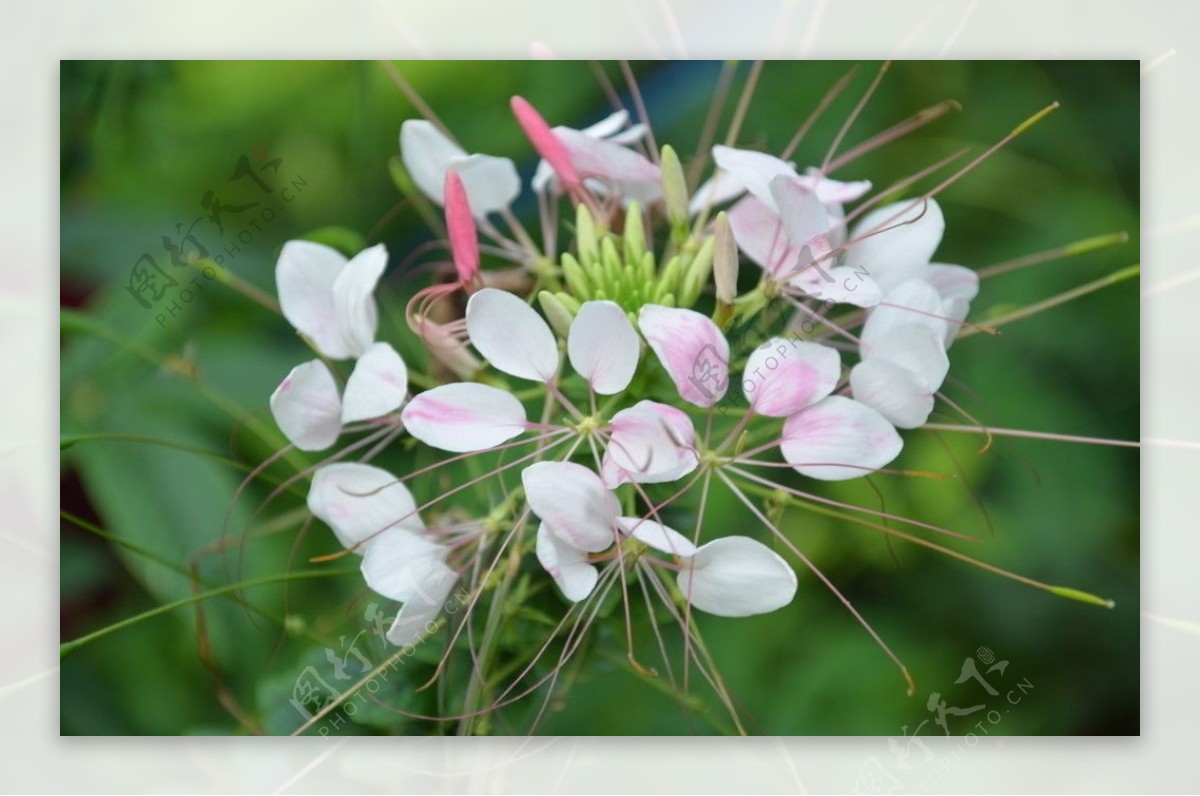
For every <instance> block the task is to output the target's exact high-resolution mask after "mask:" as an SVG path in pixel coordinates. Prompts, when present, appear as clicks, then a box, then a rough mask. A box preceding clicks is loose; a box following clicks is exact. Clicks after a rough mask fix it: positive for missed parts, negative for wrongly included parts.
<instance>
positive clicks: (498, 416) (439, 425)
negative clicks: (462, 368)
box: [400, 382, 528, 453]
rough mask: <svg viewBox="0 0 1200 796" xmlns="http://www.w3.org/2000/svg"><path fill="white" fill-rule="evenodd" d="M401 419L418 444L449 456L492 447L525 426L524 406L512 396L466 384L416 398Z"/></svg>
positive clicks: (446, 385)
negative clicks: (448, 453) (449, 454)
mask: <svg viewBox="0 0 1200 796" xmlns="http://www.w3.org/2000/svg"><path fill="white" fill-rule="evenodd" d="M400 420H401V422H403V423H404V427H405V428H406V429H407V430H408V433H409V434H411V435H413V436H414V437H416V438H417V439H419V440H421V442H424V443H425V444H426V445H431V446H433V447H435V448H438V449H439V450H444V451H450V452H452V453H466V452H468V451H481V450H487V449H488V448H494V447H495V446H497V445H499V444H500V443H502V442H507V441H508V440H510V439H512V438H513V437H515V436H517V435H518V434H520V433H522V432H523V431H525V429H526V428H527V426H528V424H527V423H526V420H525V407H524V406H522V405H521V402H520V401H518V400H517V399H516V398H515V397H514V396H513V395H512V394H511V393H508V392H505V391H504V390H501V389H498V388H496V387H489V386H487V385H486V384H472V383H469V382H459V383H456V384H444V385H442V386H440V387H434V388H433V389H432V390H426V391H425V392H423V393H421V394H420V395H417V396H415V397H414V398H413V399H412V400H411V401H409V402H408V405H407V406H405V407H404V411H402V412H401V413H400Z"/></svg>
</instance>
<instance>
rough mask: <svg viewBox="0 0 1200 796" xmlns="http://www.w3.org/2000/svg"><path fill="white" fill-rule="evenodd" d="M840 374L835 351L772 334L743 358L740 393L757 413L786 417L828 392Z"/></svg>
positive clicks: (840, 365) (837, 356) (818, 399)
mask: <svg viewBox="0 0 1200 796" xmlns="http://www.w3.org/2000/svg"><path fill="white" fill-rule="evenodd" d="M841 375H842V358H841V356H840V355H839V354H838V352H837V351H836V350H834V349H832V348H829V347H828V346H823V345H820V344H818V343H807V342H801V341H797V340H789V339H785V338H782V337H773V338H771V339H770V340H768V341H766V342H765V343H763V344H762V345H761V346H759V347H758V348H756V349H754V351H753V352H752V353H751V354H750V358H749V359H748V360H747V361H746V369H745V370H744V371H742V392H743V394H744V395H745V396H746V400H747V401H748V402H749V404H750V406H751V407H753V408H754V411H755V412H758V413H759V414H760V415H766V416H767V417H787V416H788V415H793V414H795V413H796V412H799V411H800V410H801V409H803V408H804V407H806V406H810V405H812V404H815V403H816V402H817V401H820V400H821V399H822V398H824V397H825V396H827V395H829V394H830V393H832V392H833V388H834V387H836V386H837V383H838V379H839V378H841Z"/></svg>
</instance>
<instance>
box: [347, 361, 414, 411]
mask: <svg viewBox="0 0 1200 796" xmlns="http://www.w3.org/2000/svg"><path fill="white" fill-rule="evenodd" d="M407 394H408V368H407V367H405V365H404V360H403V359H401V358H400V355H399V354H397V353H396V349H394V348H392V347H391V346H390V345H388V344H387V343H375V344H374V345H373V346H371V347H370V348H368V349H367V351H366V353H364V354H363V355H362V356H361V357H359V358H358V361H357V362H355V363H354V370H353V371H352V372H351V373H350V378H349V379H347V380H346V393H345V395H343V396H342V422H343V423H354V422H356V421H359V420H370V419H371V418H375V417H383V416H384V415H386V414H388V413H389V412H394V411H395V410H397V409H399V408H400V406H401V404H403V403H404V397H405V396H406V395H407Z"/></svg>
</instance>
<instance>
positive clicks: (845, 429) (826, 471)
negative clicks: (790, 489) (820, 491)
mask: <svg viewBox="0 0 1200 796" xmlns="http://www.w3.org/2000/svg"><path fill="white" fill-rule="evenodd" d="M903 446H904V443H903V441H902V440H901V439H900V435H899V434H897V433H896V429H894V428H892V424H891V423H889V422H888V421H887V418H885V417H884V416H883V415H881V414H879V412H877V411H875V410H874V409H872V408H870V407H869V406H866V405H865V404H861V403H859V402H858V401H854V400H851V399H849V398H845V397H842V396H840V395H831V396H829V397H828V398H826V399H825V400H824V401H821V402H820V403H817V404H814V405H812V406H810V407H808V408H807V409H804V410H803V411H801V412H798V413H797V414H794V415H792V416H791V417H789V418H788V419H787V421H785V422H784V424H783V441H782V442H781V443H780V445H779V450H780V451H781V452H782V453H783V458H784V459H785V460H786V461H787V463H788V464H790V465H791V466H792V467H794V468H795V469H796V471H797V472H799V473H800V474H801V475H806V476H808V477H809V478H819V479H821V480H822V481H844V480H847V479H850V478H858V477H859V476H863V475H869V474H870V473H872V472H874V471H875V470H878V469H879V468H880V467H883V466H884V465H885V464H887V463H888V462H890V461H891V460H892V459H895V458H896V457H897V456H899V455H900V449H901V448H902V447H903Z"/></svg>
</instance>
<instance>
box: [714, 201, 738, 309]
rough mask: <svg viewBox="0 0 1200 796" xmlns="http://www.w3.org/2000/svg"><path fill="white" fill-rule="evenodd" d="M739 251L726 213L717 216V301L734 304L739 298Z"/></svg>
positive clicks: (715, 264) (715, 251)
mask: <svg viewBox="0 0 1200 796" xmlns="http://www.w3.org/2000/svg"><path fill="white" fill-rule="evenodd" d="M737 280H738V249H737V241H735V240H734V239H733V230H732V229H731V228H730V226H729V216H727V215H726V214H725V212H724V211H722V212H720V213H718V214H717V221H716V240H715V242H714V244H713V282H715V283H716V286H717V301H720V302H721V303H723V304H732V303H733V300H734V299H735V298H737Z"/></svg>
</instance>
